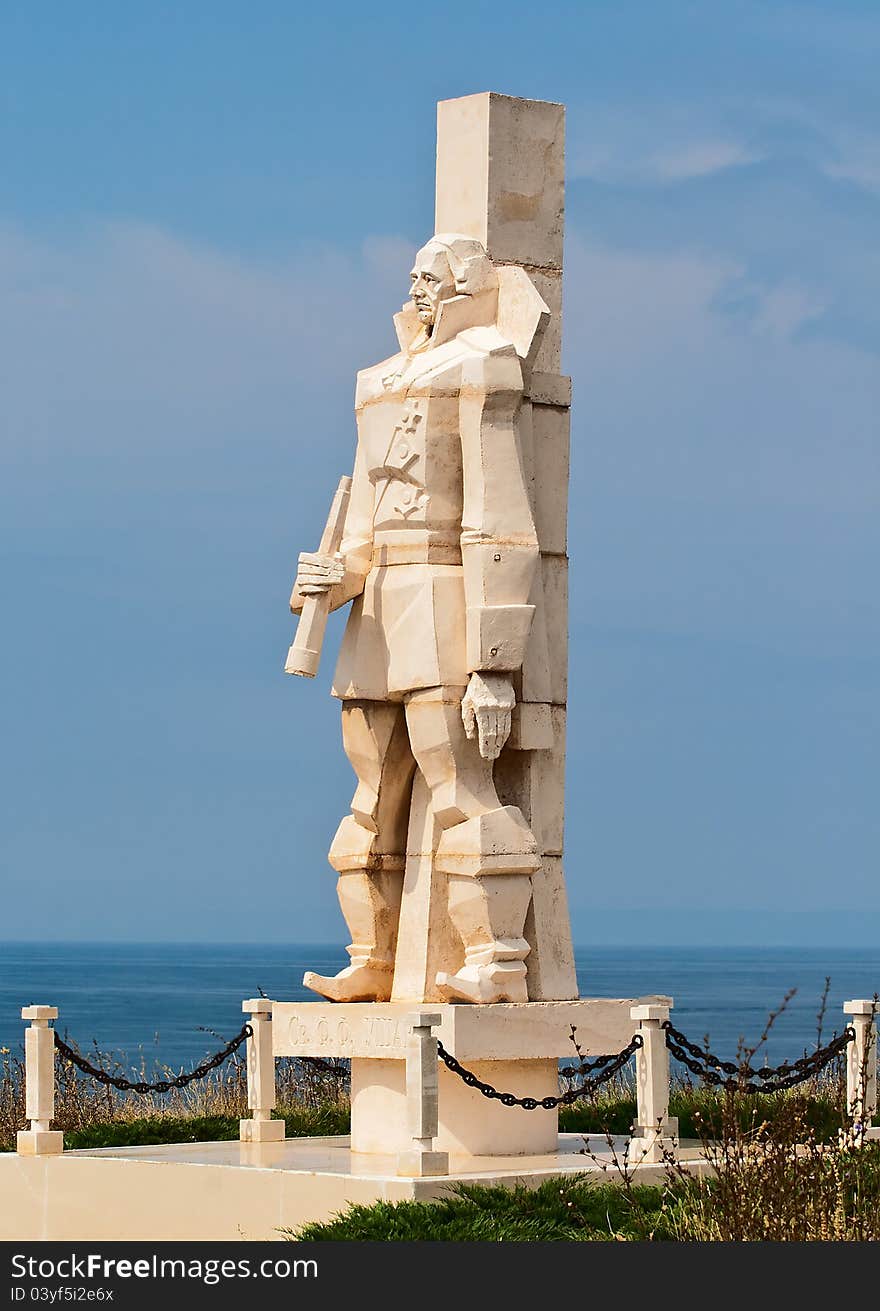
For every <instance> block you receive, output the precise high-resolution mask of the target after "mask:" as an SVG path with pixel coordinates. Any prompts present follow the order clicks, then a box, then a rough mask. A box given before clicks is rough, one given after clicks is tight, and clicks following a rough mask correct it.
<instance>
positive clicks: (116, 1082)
mask: <svg viewBox="0 0 880 1311" xmlns="http://www.w3.org/2000/svg"><path fill="white" fill-rule="evenodd" d="M252 1032H253V1030H252V1029H251V1026H250V1025H249V1024H244V1025H242V1027H241V1031H240V1032H239V1033H237V1034H236V1035H235V1037H234V1038H231V1039H230V1040H229V1042H228V1043H227V1044H226V1046H225V1047H223V1048H221V1050H220V1051H219V1052H215V1053H214V1055H213V1056H209V1057H208V1059H207V1060H204V1061H202V1063H201V1065H197V1066H196V1068H195V1069H194V1070H189V1071H188V1072H187V1073H186V1074H178V1075H175V1076H174V1078H172V1079H157V1080H156V1082H155V1083H146V1082H145V1081H144V1080H143V1079H134V1080H132V1079H125V1078H123V1076H122V1075H120V1074H110V1073H108V1071H107V1070H102V1069H101V1068H100V1067H99V1066H97V1065H92V1063H91V1061H87V1060H86V1058H85V1057H84V1056H82V1055H81V1054H80V1053H79V1052H78V1051H76V1050H75V1049H74V1048H73V1047H71V1046H69V1045H68V1044H67V1043H66V1042H65V1041H64V1039H63V1038H62V1037H61V1034H60V1033H59V1032H58V1030H57V1029H55V1030H54V1033H55V1047H56V1049H57V1050H58V1051H59V1052H60V1054H61V1055H62V1056H63V1057H64V1059H65V1060H67V1061H70V1062H71V1064H73V1065H75V1066H76V1068H77V1069H78V1070H81V1071H82V1073H83V1074H87V1075H89V1077H90V1078H92V1079H96V1080H97V1082H98V1083H103V1084H105V1085H106V1086H108V1087H111V1088H118V1090H119V1091H120V1092H136V1093H142V1094H143V1093H166V1092H170V1091H171V1089H172V1088H185V1087H186V1086H187V1084H190V1083H194V1082H195V1081H196V1079H204V1077H205V1075H207V1074H210V1073H211V1071H212V1070H216V1069H217V1067H218V1066H220V1065H222V1064H223V1062H224V1061H225V1060H227V1059H228V1058H229V1057H230V1056H232V1055H233V1053H234V1052H237V1051H238V1049H239V1047H241V1045H242V1043H244V1042H246V1041H247V1040H248V1038H249V1037H250V1036H251V1034H252Z"/></svg>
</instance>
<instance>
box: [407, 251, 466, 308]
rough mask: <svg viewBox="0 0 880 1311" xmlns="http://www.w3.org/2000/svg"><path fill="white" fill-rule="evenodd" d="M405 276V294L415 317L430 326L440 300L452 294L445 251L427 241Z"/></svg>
mask: <svg viewBox="0 0 880 1311" xmlns="http://www.w3.org/2000/svg"><path fill="white" fill-rule="evenodd" d="M409 276H410V281H411V283H412V286H411V287H410V293H409V294H410V296H411V298H412V301H413V304H414V305H415V307H416V310H417V311H418V315H419V318H420V319H421V321H422V323H424V325H425V327H426V328H433V326H434V324H435V323H436V322H437V312H438V310H439V308H440V304H441V302H442V301H444V300H450V299H451V297H453V296H455V295H456V290H455V279H454V278H453V276H452V270H451V269H450V267H449V260H448V259H447V258H446V251H445V250H443V248H442V247H441V246H432V245H430V243H429V244H428V245H427V246H423V247H422V249H421V250H420V251H419V253H418V255H416V262H415V264H414V265H413V268H412V272H411V273H410V275H409Z"/></svg>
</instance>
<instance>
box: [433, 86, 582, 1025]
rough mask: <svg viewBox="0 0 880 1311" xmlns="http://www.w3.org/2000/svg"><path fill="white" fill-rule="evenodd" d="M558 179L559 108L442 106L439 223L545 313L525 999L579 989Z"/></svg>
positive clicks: (526, 673) (528, 663) (525, 803)
mask: <svg viewBox="0 0 880 1311" xmlns="http://www.w3.org/2000/svg"><path fill="white" fill-rule="evenodd" d="M564 177H565V109H564V106H562V105H558V104H553V103H550V102H548V101H543V100H520V99H517V98H516V97H515V96H503V95H498V94H496V93H494V92H483V93H480V94H478V95H473V96H463V97H461V98H460V99H456V100H442V101H440V103H439V104H438V106H437V194H436V206H435V231H437V232H460V233H463V234H464V235H465V236H469V237H475V238H476V239H477V240H478V241H481V242H482V243H483V245H484V246H485V247H486V250H487V251H488V253H489V255H490V256H491V258H492V260H493V262H494V263H495V264H496V266H499V272H500V273H501V272H503V268H504V266H513V268H514V270H516V269H522V270H524V272H525V273H526V274H528V277H529V278H530V279H531V282H532V283H533V284H534V287H535V288H536V289H537V291H538V292H539V293H540V296H541V297H542V298H543V300H544V302H545V304H546V307H547V309H548V310H549V316H548V322H547V323H546V326H545V328H544V330H543V332H542V333H539V334H538V336H537V337H536V349H535V348H533V349H532V350H531V351H530V352H529V354H528V355H527V356H526V358H524V359H523V361H522V366H523V378H524V382H525V395H526V399H525V401H524V404H523V410H522V414H521V416H520V425H519V427H520V433H521V442H522V459H523V464H524V467H525V470H526V474H527V478H528V483H529V488H530V493H531V502H532V514H533V517H534V520H535V527H536V529H537V534H538V543H539V545H540V548H541V567H540V570H539V571H538V573H537V575H536V579H535V584H534V590H533V595H532V597H531V598H530V599H531V601H532V603H533V604H534V605H535V606H536V613H535V618H534V622H533V625H532V632H531V636H530V640H529V645H528V648H527V651H526V658H525V661H524V664H523V669H522V675H521V677H520V679H519V682H518V686H517V702H518V704H517V707H516V710H515V712H514V723H513V728H512V732H511V737H510V741H509V743H508V746H507V747H506V748H505V750H504V751H503V752H502V754H501V757H500V759H499V760H498V762H497V764H496V768H495V778H496V783H497V786H498V792H499V795H500V797H501V800H502V802H503V803H504V804H508V805H515V806H518V807H519V808H520V810H521V811H522V813H523V815H524V816H525V818H526V820H527V822H528V824H529V826H530V827H531V829H532V832H533V833H534V835H535V837H536V839H537V841H538V851H539V853H540V855H541V861H542V863H541V869H540V870H539V871H538V872H537V873H536V874H534V875H533V877H532V886H533V900H532V906H531V908H530V910H529V914H528V918H527V920H526V927H525V936H526V938H527V939H528V942H529V945H530V947H531V951H530V954H529V956H528V959H527V962H526V963H527V966H528V992H529V999H530V1000H531V1001H562V1000H567V999H571V998H576V997H577V995H578V988H577V978H576V975H575V966H574V951H573V949H572V942H571V927H570V924H569V917H568V901H567V897H566V891H565V882H564V878H563V871H562V856H563V813H564V796H563V793H564V785H565V728H566V701H567V678H568V558H567V555H566V551H567V529H566V521H567V512H568V471H569V410H570V405H571V379H570V378H567V377H562V376H561V374H560V359H561V347H562V253H563V251H562V245H563V227H564V210H565V187H564ZM511 285H514V284H511ZM516 294H519V293H516ZM504 299H505V295H504V294H502V295H501V296H500V299H499V324H501V321H502V319H503V318H504V308H503V305H504Z"/></svg>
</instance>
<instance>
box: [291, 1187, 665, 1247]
mask: <svg viewBox="0 0 880 1311" xmlns="http://www.w3.org/2000/svg"><path fill="white" fill-rule="evenodd" d="M662 1203H663V1191H662V1189H660V1188H651V1187H647V1186H639V1187H636V1188H633V1189H632V1190H631V1194H630V1195H628V1194H627V1193H626V1192H625V1191H624V1190H623V1189H621V1188H619V1187H616V1186H615V1185H613V1184H595V1183H594V1184H591V1183H589V1182H587V1180H586V1179H584V1178H582V1177H579V1176H568V1177H566V1178H564V1179H550V1180H548V1181H547V1182H546V1183H543V1184H541V1185H540V1187H538V1188H535V1189H528V1188H523V1187H519V1188H516V1189H513V1190H511V1189H507V1188H484V1187H480V1186H478V1185H473V1184H468V1185H465V1184H459V1185H457V1186H456V1187H454V1188H453V1189H451V1195H450V1196H449V1197H446V1198H443V1199H441V1200H439V1201H434V1202H396V1203H391V1202H376V1203H375V1204H374V1205H372V1206H351V1207H349V1209H348V1210H347V1211H346V1212H345V1213H344V1214H343V1215H340V1216H337V1217H336V1219H334V1220H330V1221H328V1222H326V1223H323V1224H308V1225H304V1226H303V1227H302V1228H301V1229H298V1230H296V1231H295V1232H294V1231H290V1232H289V1233H288V1235H287V1236H288V1237H290V1238H295V1239H304V1240H310V1241H315V1242H352V1241H360V1242H375V1241H378V1242H400V1243H410V1242H419V1241H427V1242H459V1243H485V1242H513V1243H535V1242H554V1243H555V1242H572V1241H575V1242H602V1241H620V1240H625V1241H632V1240H642V1239H646V1238H648V1237H653V1238H654V1239H658V1238H663V1237H667V1236H668V1235H667V1234H666V1232H665V1229H664V1225H665V1214H664V1212H663V1210H662Z"/></svg>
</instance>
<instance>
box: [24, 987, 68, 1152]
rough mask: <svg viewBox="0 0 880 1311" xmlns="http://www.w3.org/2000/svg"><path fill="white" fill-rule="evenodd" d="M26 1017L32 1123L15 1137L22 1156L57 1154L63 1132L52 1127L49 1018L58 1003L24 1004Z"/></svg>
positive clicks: (52, 1068) (52, 1063) (61, 1148)
mask: <svg viewBox="0 0 880 1311" xmlns="http://www.w3.org/2000/svg"><path fill="white" fill-rule="evenodd" d="M21 1018H22V1019H23V1020H30V1026H29V1028H28V1029H26V1030H25V1035H24V1064H25V1081H26V1082H25V1113H26V1115H27V1118H28V1119H29V1120H30V1125H31V1127H30V1128H29V1129H22V1130H21V1131H20V1132H19V1133H18V1135H17V1137H16V1150H17V1151H18V1152H19V1154H20V1155H21V1156H54V1155H57V1153H58V1152H63V1151H64V1134H63V1133H61V1132H59V1131H58V1130H53V1129H52V1120H53V1118H54V1115H55V1030H54V1029H51V1028H50V1027H49V1021H50V1020H57V1019H58V1008H57V1006H24V1007H22V1011H21Z"/></svg>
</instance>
